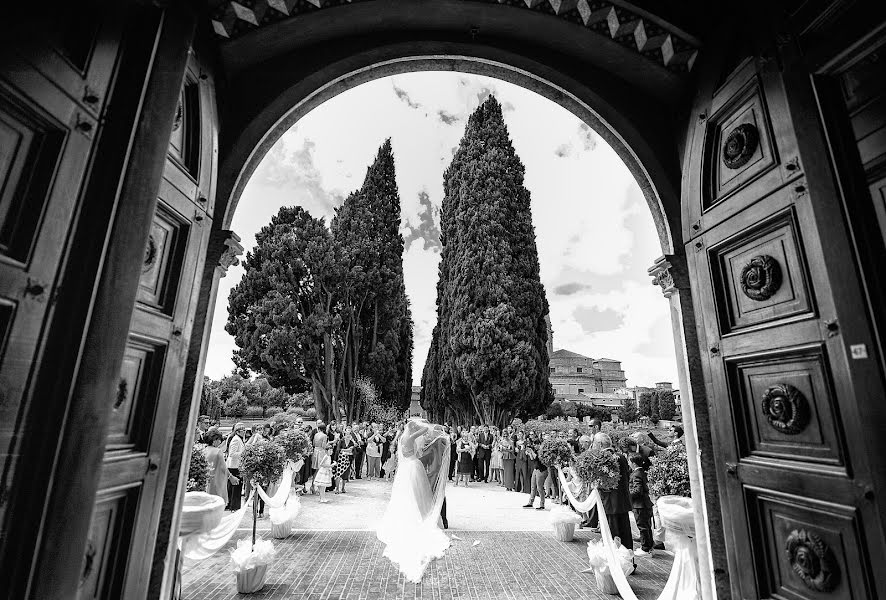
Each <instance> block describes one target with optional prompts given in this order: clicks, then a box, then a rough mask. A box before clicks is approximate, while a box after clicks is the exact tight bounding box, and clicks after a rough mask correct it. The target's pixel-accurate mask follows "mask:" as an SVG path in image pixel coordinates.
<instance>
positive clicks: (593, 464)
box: [575, 448, 621, 490]
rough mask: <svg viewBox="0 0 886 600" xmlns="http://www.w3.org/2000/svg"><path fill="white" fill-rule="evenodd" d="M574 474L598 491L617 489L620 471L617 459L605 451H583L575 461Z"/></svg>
mask: <svg viewBox="0 0 886 600" xmlns="http://www.w3.org/2000/svg"><path fill="white" fill-rule="evenodd" d="M575 472H576V473H578V476H579V478H580V479H581V480H582V481H583V482H585V483H588V484H590V485H591V486H594V487H596V488H597V489H600V490H611V489H613V488H615V487H618V482H619V480H620V479H621V470H620V469H619V466H618V458H617V457H616V455H615V454H614V453H612V452H607V451H605V450H595V449H593V448H591V449H590V450H585V451H584V452H582V453H581V454H579V455H578V456H577V457H576V459H575Z"/></svg>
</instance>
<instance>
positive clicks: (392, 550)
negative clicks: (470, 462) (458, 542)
mask: <svg viewBox="0 0 886 600" xmlns="http://www.w3.org/2000/svg"><path fill="white" fill-rule="evenodd" d="M397 459H398V462H397V473H396V475H394V483H393V486H392V487H391V499H390V500H389V502H388V507H387V509H386V510H385V514H384V516H383V517H382V520H381V522H380V523H379V525H378V528H377V530H376V535H377V536H378V539H379V540H381V542H382V543H383V544H385V551H384V555H385V556H386V557H387V558H389V559H390V560H391V562H393V563H394V564H395V565H397V567H398V568H399V569H400V572H401V573H403V575H404V576H405V577H406V579H408V580H409V581H412V582H414V583H418V582H420V581H421V578H422V576H423V575H424V572H425V569H426V568H427V566H428V564H429V563H430V562H431V561H432V560H434V559H435V558H441V557H442V556H443V555H444V554H445V553H446V549H447V548H449V537H448V536H447V535H446V534H445V533H443V531H442V530H441V529H440V527H439V525H438V522H439V519H440V508H441V506H442V505H443V500H444V498H445V490H446V477H447V473H448V471H449V465H448V463H449V436H448V435H446V433H445V432H444V431H443V430H442V428H441V427H439V426H437V427H435V426H433V425H431V424H430V423H428V422H427V421H425V420H424V419H417V418H413V419H410V420H409V421H407V422H406V427H405V429H404V430H403V435H402V436H401V437H400V443H399V445H398V447H397ZM429 469H430V472H429Z"/></svg>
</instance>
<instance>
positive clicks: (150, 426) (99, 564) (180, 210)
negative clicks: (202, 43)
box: [80, 70, 214, 598]
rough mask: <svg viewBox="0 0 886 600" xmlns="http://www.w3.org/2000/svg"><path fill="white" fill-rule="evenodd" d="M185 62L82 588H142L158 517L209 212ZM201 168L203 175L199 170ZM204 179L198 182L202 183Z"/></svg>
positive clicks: (99, 593)
mask: <svg viewBox="0 0 886 600" xmlns="http://www.w3.org/2000/svg"><path fill="white" fill-rule="evenodd" d="M207 93H208V90H207V89H206V88H205V86H201V84H200V82H199V78H198V77H197V75H196V74H195V72H194V71H193V70H189V71H188V72H187V74H186V77H185V83H184V87H183V91H182V105H181V106H180V108H179V110H178V113H177V116H176V123H175V125H174V130H173V134H172V138H171V140H170V146H169V160H168V161H167V165H166V169H165V172H164V177H163V181H162V183H161V186H160V190H159V193H158V205H157V210H156V213H155V215H154V222H153V225H152V228H151V233H150V237H149V239H148V244H147V246H146V248H145V254H144V261H143V263H142V266H141V280H140V284H139V290H138V295H137V299H136V305H135V307H134V310H133V314H132V322H131V325H130V332H129V341H128V343H127V346H126V352H125V355H124V358H123V366H122V369H121V373H120V381H119V386H118V390H117V396H116V398H115V400H114V403H113V407H112V409H113V412H112V415H111V418H110V424H109V427H108V434H107V439H106V450H105V459H104V463H103V468H102V477H101V483H100V487H99V492H98V495H97V498H96V504H95V509H94V512H93V517H92V525H91V530H90V537H89V543H88V545H87V549H86V557H85V558H84V561H85V562H84V579H83V584H82V587H81V596H80V597H81V598H120V597H123V598H141V597H144V596H145V593H146V589H147V586H148V583H149V578H150V574H151V570H150V569H149V568H145V565H146V564H150V562H151V561H152V559H153V556H154V554H153V551H154V541H155V538H156V534H157V529H158V527H159V515H160V508H161V501H162V499H163V495H164V492H165V490H164V484H165V481H166V471H167V469H168V463H169V455H170V446H171V442H172V434H171V432H172V431H173V426H174V423H175V418H176V416H177V410H178V403H179V400H180V397H181V387H182V381H183V374H184V369H185V361H186V359H187V353H188V347H189V338H190V334H191V327H192V324H193V321H194V311H195V308H196V304H197V294H198V292H199V281H200V274H201V273H202V269H203V265H202V257H203V256H205V253H206V246H207V244H208V241H209V231H210V221H209V218H208V216H207V213H206V210H205V209H204V208H203V207H202V205H203V204H208V202H205V200H203V201H201V200H200V199H198V194H199V193H200V189H201V185H200V184H198V182H200V181H201V180H203V181H205V182H208V181H209V179H210V174H211V173H212V165H211V164H208V163H211V160H210V161H206V160H203V158H202V157H203V156H204V155H203V150H204V149H205V148H206V147H207V146H209V148H210V150H211V149H212V147H213V143H214V141H213V140H211V139H206V138H205V135H204V133H205V132H208V131H210V130H211V128H209V127H206V126H204V123H202V114H201V110H200V107H201V95H204V94H207ZM204 174H205V175H204ZM204 185H205V184H204Z"/></svg>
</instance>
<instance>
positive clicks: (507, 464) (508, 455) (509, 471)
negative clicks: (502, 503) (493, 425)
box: [499, 435, 517, 492]
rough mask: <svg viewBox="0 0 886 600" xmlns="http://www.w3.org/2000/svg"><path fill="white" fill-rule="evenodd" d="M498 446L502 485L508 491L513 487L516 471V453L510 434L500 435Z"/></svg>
mask: <svg viewBox="0 0 886 600" xmlns="http://www.w3.org/2000/svg"><path fill="white" fill-rule="evenodd" d="M499 448H500V449H501V464H502V485H504V486H505V489H506V490H507V491H509V492H510V491H511V490H513V489H514V476H515V475H516V472H517V471H516V464H517V455H516V454H515V453H514V441H513V440H512V439H511V436H510V435H503V436H501V442H499Z"/></svg>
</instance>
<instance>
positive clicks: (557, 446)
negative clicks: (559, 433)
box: [538, 440, 572, 467]
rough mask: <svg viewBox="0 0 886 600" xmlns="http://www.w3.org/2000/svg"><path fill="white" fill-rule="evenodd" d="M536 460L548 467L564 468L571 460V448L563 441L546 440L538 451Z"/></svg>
mask: <svg viewBox="0 0 886 600" xmlns="http://www.w3.org/2000/svg"><path fill="white" fill-rule="evenodd" d="M538 458H539V460H541V462H542V463H544V464H545V465H546V466H549V467H556V466H561V467H564V466H566V465H568V464H569V461H570V460H572V448H571V447H570V446H569V444H567V443H566V442H565V441H563V440H548V441H546V442H543V443H542V445H541V448H539V449H538Z"/></svg>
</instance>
